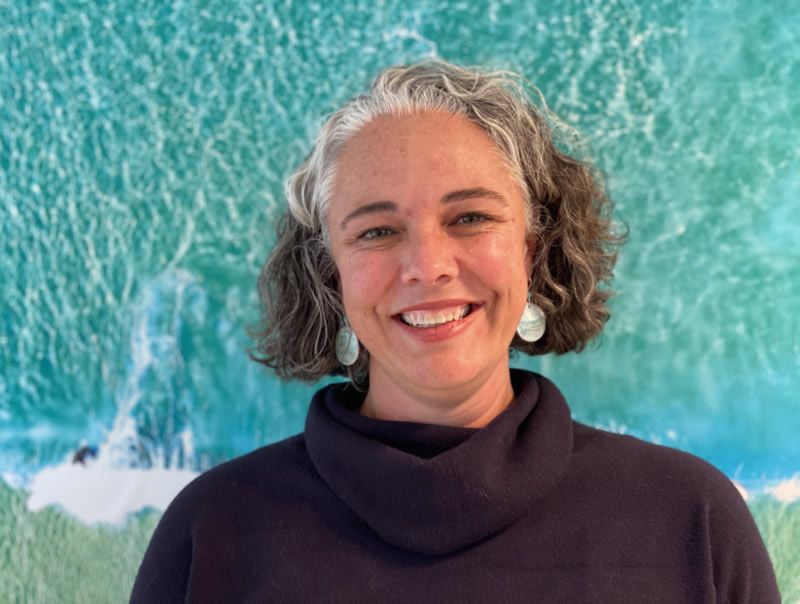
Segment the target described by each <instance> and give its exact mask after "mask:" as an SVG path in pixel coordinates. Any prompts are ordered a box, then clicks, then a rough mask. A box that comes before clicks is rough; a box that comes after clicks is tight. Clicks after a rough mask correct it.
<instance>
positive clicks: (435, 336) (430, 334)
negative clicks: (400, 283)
mask: <svg viewBox="0 0 800 604" xmlns="http://www.w3.org/2000/svg"><path fill="white" fill-rule="evenodd" d="M420 306H424V305H420ZM465 306H466V307H468V311H467V313H466V314H465V315H464V316H462V317H461V318H458V319H453V320H450V321H447V322H444V323H439V324H437V325H410V324H409V323H408V322H406V321H404V319H403V317H402V315H403V314H406V312H408V313H412V312H420V311H419V310H416V309H419V306H416V307H411V308H414V309H415V310H408V311H406V312H402V313H397V314H396V315H394V316H393V317H392V318H393V319H394V320H395V321H396V322H397V324H398V325H399V326H400V328H401V329H403V331H404V332H405V333H407V334H408V335H411V336H413V337H414V338H415V339H418V340H421V341H424V342H435V341H439V340H444V339H447V338H450V337H453V336H456V335H458V334H459V333H461V332H462V331H463V330H464V329H466V328H467V327H468V326H469V325H470V324H471V323H472V321H473V320H474V318H475V316H476V315H477V313H478V311H479V310H480V309H481V307H482V306H483V305H482V304H479V303H465V304H464V305H463V306H460V305H456V306H440V307H439V308H437V309H436V310H435V311H432V310H429V311H424V312H431V313H432V314H436V313H440V312H450V311H452V312H454V313H457V312H458V311H459V310H460V309H462V308H464V307H465Z"/></svg>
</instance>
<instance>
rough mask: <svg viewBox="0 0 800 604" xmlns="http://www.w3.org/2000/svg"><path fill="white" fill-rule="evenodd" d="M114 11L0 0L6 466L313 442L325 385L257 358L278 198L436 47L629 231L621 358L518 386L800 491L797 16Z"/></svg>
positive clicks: (158, 6) (709, 10)
mask: <svg viewBox="0 0 800 604" xmlns="http://www.w3.org/2000/svg"><path fill="white" fill-rule="evenodd" d="M102 4H103V6H96V5H95V4H94V3H89V2H68V3H65V2H41V3H33V4H31V5H30V6H27V7H23V6H20V3H3V2H0V228H1V229H2V231H1V232H2V237H0V300H2V313H0V474H13V475H17V476H19V475H21V476H26V475H30V474H32V473H33V472H35V471H37V470H38V469H40V468H41V467H43V466H45V465H48V464H53V463H56V462H58V461H60V460H62V459H63V458H64V456H65V455H67V454H69V452H70V451H72V450H74V449H75V447H76V446H77V445H78V443H79V442H80V441H81V440H82V439H86V440H87V441H88V442H90V443H94V444H99V443H101V442H103V441H105V440H107V439H108V438H109V434H110V433H111V431H112V427H113V426H114V424H115V421H118V420H119V418H121V417H122V418H132V419H133V424H134V426H135V433H134V434H126V435H124V442H123V443H122V444H123V445H124V447H123V449H124V450H125V451H127V457H126V459H125V463H128V464H131V465H136V466H140V467H162V466H171V467H175V466H180V467H191V468H194V469H198V470H200V469H205V468H208V467H210V466H211V465H213V464H215V463H218V462H220V461H222V460H224V459H227V458H230V457H232V456H234V455H237V454H241V453H244V452H245V451H248V450H250V449H252V448H255V447H257V446H259V445H262V444H265V443H268V442H272V441H274V440H277V439H279V438H282V437H284V436H287V435H289V434H292V433H295V432H298V431H300V430H301V429H302V424H303V419H304V416H305V409H306V405H307V401H308V398H309V396H310V393H311V392H312V391H313V390H314V387H312V386H306V385H300V384H293V385H286V384H282V383H281V382H279V381H278V380H277V379H276V378H274V376H272V375H271V374H269V373H267V372H266V371H265V370H262V369H261V368H260V367H259V366H256V365H254V364H253V363H251V362H249V361H248V360H247V357H246V354H245V350H246V348H247V346H249V345H250V342H249V341H248V339H247V337H246V333H245V328H246V326H248V325H249V324H252V323H253V321H254V320H255V319H256V318H257V299H256V296H255V280H256V276H257V273H258V269H259V267H260V265H261V263H262V262H263V260H264V259H265V257H266V255H267V253H268V251H269V249H270V246H271V244H272V241H273V235H272V224H273V221H274V219H275V217H276V215H277V213H278V212H280V211H281V209H282V201H281V184H282V181H283V179H284V178H285V177H286V176H287V174H288V173H289V171H290V170H291V168H292V167H293V166H294V165H296V164H297V163H298V162H299V161H300V160H301V159H302V158H303V156H304V155H305V154H306V152H307V151H308V149H309V145H310V140H311V138H312V136H313V134H314V133H315V131H316V129H317V128H318V126H319V125H320V123H321V121H322V119H323V117H324V116H325V115H326V114H327V113H328V112H330V111H332V110H333V109H334V108H335V107H336V106H337V104H339V103H341V102H342V101H344V100H345V99H347V98H348V97H349V96H351V95H352V94H354V93H356V92H358V91H359V90H360V89H362V88H363V86H364V85H365V84H366V83H367V82H368V81H369V79H370V78H371V76H372V75H373V74H374V73H375V72H376V71H377V70H378V69H379V68H381V67H383V66H386V65H389V64H393V63H400V62H408V61H412V60H415V59H419V58H421V57H424V56H431V55H435V56H440V57H443V58H445V59H449V60H452V61H456V62H461V63H466V64H474V63H480V64H488V65H492V66H495V67H509V68H513V69H516V70H519V71H521V72H523V73H524V74H525V75H526V76H527V77H528V78H529V79H530V80H531V81H533V82H534V83H536V85H538V87H539V88H540V89H541V90H542V92H543V93H544V95H545V97H546V98H547V100H548V102H549V104H550V106H551V107H552V108H553V109H554V110H555V111H556V112H557V113H559V114H560V115H561V116H562V117H563V118H565V119H566V120H568V121H569V122H570V123H572V124H573V125H574V126H576V127H577V128H578V129H579V130H580V131H582V132H583V133H584V134H586V135H587V136H588V138H589V141H590V143H591V147H592V149H593V153H594V157H595V159H596V161H597V162H598V163H599V165H600V166H601V167H602V168H603V170H604V171H605V172H606V174H607V177H608V186H609V190H610V193H611V195H612V197H613V198H614V199H615V200H616V202H617V217H618V218H619V220H621V221H624V222H626V223H627V224H628V225H629V227H630V232H631V236H630V242H629V244H628V245H627V247H626V248H625V249H624V251H623V254H622V257H621V259H620V263H619V267H618V271H617V279H616V283H615V286H616V290H617V291H618V293H619V295H618V297H617V298H616V299H615V300H614V303H613V312H614V316H613V319H612V320H611V322H610V323H609V325H608V327H607V329H606V331H605V334H604V336H603V338H602V339H601V341H600V342H599V344H598V345H596V346H594V347H592V348H591V349H590V350H588V351H586V352H585V353H583V354H580V355H567V356H565V357H561V358H552V357H547V358H543V359H537V360H525V359H519V358H518V359H516V360H515V364H518V365H524V366H527V367H531V368H535V369H539V370H541V371H542V372H543V373H545V374H546V375H548V376H549V377H551V378H552V379H553V380H554V381H555V382H556V383H557V384H558V385H559V386H560V387H561V388H562V389H563V390H564V391H565V393H566V394H567V396H568V399H569V400H570V402H571V405H572V407H573V411H574V413H575V415H576V416H577V417H578V418H579V419H582V420H584V421H588V422H591V423H594V424H598V425H602V426H606V427H610V428H613V429H618V430H627V431H629V432H631V433H634V434H638V435H641V436H643V437H645V438H648V439H652V440H656V441H660V442H664V443H666V444H670V445H673V446H677V447H680V448H683V449H686V450H689V451H692V452H694V453H697V454H699V455H701V456H703V457H705V458H706V459H709V460H710V461H712V462H713V463H715V464H716V465H718V466H719V467H721V468H722V469H723V470H724V471H725V472H726V473H728V474H729V475H730V476H732V477H735V478H738V479H739V480H741V481H743V482H747V481H754V480H758V479H777V478H787V477H790V476H792V475H794V474H796V473H798V472H800V444H798V443H800V439H798V438H797V434H798V433H799V432H800V405H799V404H798V403H800V319H798V309H800V251H799V250H800V248H798V246H797V244H796V241H798V240H800V205H798V199H799V198H800V195H798V194H799V193H800V145H799V144H798V142H797V141H800V39H799V38H800V16H798V11H797V10H796V7H795V3H794V2H793V1H790V0H784V1H783V2H781V1H776V2H771V3H764V4H763V5H758V4H754V3H751V2H746V1H745V0H716V1H712V2H664V3H649V2H648V3H634V2H631V1H617V2H613V1H603V2H599V1H598V2H566V3H529V2H521V1H520V2H499V1H498V2H461V3H459V2H446V3H445V2H434V1H425V2H420V3H414V4H410V3H407V2H397V1H386V2H380V3H378V4H377V6H378V7H379V8H374V6H375V3H367V2H348V3H346V4H340V5H337V6H331V5H328V4H323V3H313V2H310V3H303V2H280V3H277V2H276V3H269V4H266V3H257V2H230V1H229V0H225V1H208V2H202V3H199V4H195V3H187V2H172V3H163V2H156V1H155V0H150V1H149V2H147V1H146V2H136V3H134V2H130V1H129V0H124V1H120V2H115V3H102ZM543 4H546V5H547V6H542V5H543ZM187 435H190V438H187Z"/></svg>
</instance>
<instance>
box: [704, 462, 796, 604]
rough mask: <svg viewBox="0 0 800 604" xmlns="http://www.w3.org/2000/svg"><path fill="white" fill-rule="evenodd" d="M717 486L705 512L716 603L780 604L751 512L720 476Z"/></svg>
mask: <svg viewBox="0 0 800 604" xmlns="http://www.w3.org/2000/svg"><path fill="white" fill-rule="evenodd" d="M719 483H720V484H718V485H717V491H718V492H717V493H716V496H715V498H714V501H713V502H712V503H711V504H710V506H709V507H708V508H707V512H708V515H709V517H708V519H707V520H708V524H707V527H708V531H709V535H708V537H709V540H708V542H709V548H710V552H709V554H710V556H711V560H712V565H713V568H714V586H715V590H716V594H717V602H720V603H722V602H725V603H731V604H733V603H737V604H738V603H753V604H756V603H758V604H771V603H773V602H775V603H777V604H780V601H781V596H780V592H779V591H778V584H777V580H776V578H775V571H774V570H773V568H772V563H771V562H770V558H769V554H768V553H767V549H766V547H765V546H764V542H763V541H762V539H761V535H760V533H759V531H758V527H757V526H756V523H755V521H754V520H753V517H752V515H751V514H750V510H749V509H748V508H747V505H746V504H745V502H744V500H743V499H742V496H741V495H740V494H739V492H738V490H737V489H736V488H735V487H734V486H733V484H732V483H731V482H730V481H729V480H728V479H727V478H726V477H724V476H722V475H720V476H719Z"/></svg>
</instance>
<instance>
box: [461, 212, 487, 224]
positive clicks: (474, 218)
mask: <svg viewBox="0 0 800 604" xmlns="http://www.w3.org/2000/svg"><path fill="white" fill-rule="evenodd" d="M487 220H489V217H488V216H487V215H486V214H478V213H473V214H463V215H461V216H459V217H458V218H456V220H455V223H456V224H480V223H482V222H486V221H487Z"/></svg>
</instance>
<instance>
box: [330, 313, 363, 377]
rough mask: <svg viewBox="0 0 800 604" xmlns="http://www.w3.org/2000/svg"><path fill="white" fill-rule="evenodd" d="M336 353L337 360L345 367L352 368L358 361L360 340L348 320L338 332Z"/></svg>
mask: <svg viewBox="0 0 800 604" xmlns="http://www.w3.org/2000/svg"><path fill="white" fill-rule="evenodd" d="M335 351H336V359H337V360H338V361H339V362H340V363H341V364H342V365H344V366H345V367H350V365H353V364H355V362H356V361H357V360H358V338H357V337H356V334H355V333H354V332H353V329H352V328H351V327H350V325H348V323H347V319H345V320H344V322H343V323H342V326H341V327H340V328H339V331H338V332H336V347H335Z"/></svg>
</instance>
